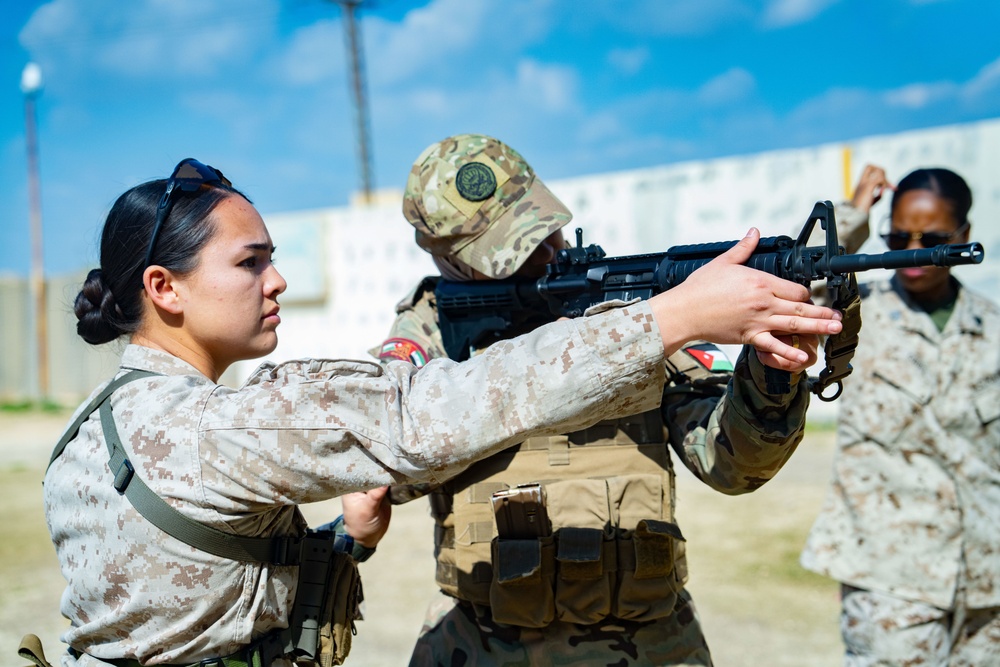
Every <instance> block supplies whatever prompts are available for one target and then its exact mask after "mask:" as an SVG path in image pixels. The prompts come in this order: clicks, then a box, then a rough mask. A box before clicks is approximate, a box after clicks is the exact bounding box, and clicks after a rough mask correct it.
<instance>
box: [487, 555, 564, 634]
mask: <svg viewBox="0 0 1000 667" xmlns="http://www.w3.org/2000/svg"><path fill="white" fill-rule="evenodd" d="M492 551H493V581H492V582H491V584H490V609H491V611H492V612H493V620H495V621H497V622H498V623H505V624H507V625H518V626H521V627H524V628H543V627H545V626H546V625H548V624H549V623H551V622H552V620H553V619H554V618H555V602H554V596H553V587H552V578H553V574H554V570H555V555H554V552H555V546H554V544H553V538H552V536H551V535H548V536H546V537H539V538H535V539H529V540H511V539H501V538H499V537H498V538H495V539H494V540H493V543H492Z"/></svg>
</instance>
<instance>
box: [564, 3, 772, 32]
mask: <svg viewBox="0 0 1000 667" xmlns="http://www.w3.org/2000/svg"><path fill="white" fill-rule="evenodd" d="M587 4H588V6H587V10H588V13H589V14H590V15H591V18H592V19H593V20H594V21H595V22H609V23H612V24H614V25H616V26H618V27H620V28H622V29H623V30H625V31H627V32H629V33H632V34H637V35H703V34H706V33H710V32H712V31H713V30H715V29H717V28H719V27H721V26H725V25H731V24H734V23H737V22H739V21H745V20H747V19H749V18H751V17H752V16H753V13H754V12H753V10H752V9H751V7H750V5H749V4H748V3H747V2H746V1H745V0H667V1H664V0H638V1H636V2H630V3H617V2H597V3H587ZM579 5H580V3H579V2H574V3H573V6H574V7H579Z"/></svg>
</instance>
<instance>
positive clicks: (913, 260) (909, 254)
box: [829, 243, 984, 274]
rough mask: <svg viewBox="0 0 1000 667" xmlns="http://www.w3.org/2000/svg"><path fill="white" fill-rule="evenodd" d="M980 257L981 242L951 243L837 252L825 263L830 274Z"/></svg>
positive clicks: (963, 261) (967, 261)
mask: <svg viewBox="0 0 1000 667" xmlns="http://www.w3.org/2000/svg"><path fill="white" fill-rule="evenodd" d="M983 256H984V254H983V245H982V244H981V243H953V244H945V245H939V246H934V247H933V248H920V249H918V250H891V251H889V252H884V253H882V254H880V255H839V256H837V257H831V258H830V260H829V266H830V270H831V271H833V272H834V273H838V274H844V273H857V272H860V271H867V270H870V269H906V268H910V267H915V266H958V265H960V264H979V263H981V262H982V261H983Z"/></svg>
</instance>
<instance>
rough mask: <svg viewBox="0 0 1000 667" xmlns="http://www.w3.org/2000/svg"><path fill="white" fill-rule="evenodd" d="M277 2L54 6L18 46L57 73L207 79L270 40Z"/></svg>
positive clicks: (56, 2) (72, 0)
mask: <svg viewBox="0 0 1000 667" xmlns="http://www.w3.org/2000/svg"><path fill="white" fill-rule="evenodd" d="M276 2H277V0H253V2H249V3H248V2H240V1H239V0H222V1H219V2H214V3H205V2H201V1H200V0H169V1H166V0H141V1H134V2H128V3H121V2H117V1H114V0H52V2H49V3H47V4H45V5H43V6H41V7H39V8H38V10H36V11H35V13H34V14H33V15H32V16H31V18H30V19H29V20H28V22H27V23H26V24H25V26H24V28H23V29H22V30H21V33H20V41H21V43H22V44H23V45H24V46H25V47H26V48H27V49H28V50H29V51H30V52H32V54H41V55H40V56H39V57H40V58H41V59H43V61H47V63H48V65H49V66H51V67H54V68H55V69H56V70H63V71H82V70H96V71H99V72H108V73H113V74H124V75H127V76H131V77H143V76H157V77H171V78H174V77H183V78H205V77H208V76H211V75H214V74H216V73H218V71H219V70H220V65H221V64H223V63H239V62H244V61H245V60H246V59H247V58H248V56H249V55H250V54H252V53H254V52H255V51H256V50H257V49H258V45H260V44H262V43H263V42H264V41H265V37H266V36H267V35H268V34H269V31H270V26H271V24H273V19H274V16H275V15H276V13H277V4H276Z"/></svg>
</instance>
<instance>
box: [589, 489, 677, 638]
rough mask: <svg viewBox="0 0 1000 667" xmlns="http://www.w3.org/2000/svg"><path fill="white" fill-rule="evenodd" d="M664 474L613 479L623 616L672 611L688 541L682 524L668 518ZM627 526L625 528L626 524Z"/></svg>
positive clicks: (618, 606)
mask: <svg viewBox="0 0 1000 667" xmlns="http://www.w3.org/2000/svg"><path fill="white" fill-rule="evenodd" d="M664 492H665V489H664V478H663V476H661V475H655V474H639V475H622V476H620V477H613V478H611V479H609V480H608V497H609V501H610V503H611V507H612V515H613V518H614V519H616V525H618V526H619V530H618V548H617V556H618V594H617V595H616V597H615V602H614V611H613V612H612V613H613V614H614V615H615V616H617V617H618V618H624V619H629V620H635V621H647V620H653V619H657V618H663V617H665V616H669V615H670V614H671V613H673V609H674V604H675V603H676V601H677V594H678V593H679V592H680V590H681V588H682V587H683V578H682V577H681V576H679V575H680V574H681V573H678V572H676V571H675V569H674V562H675V560H676V559H677V558H678V557H679V556H680V555H681V553H682V551H681V550H680V548H679V547H678V545H679V544H680V543H681V542H682V541H683V539H684V537H683V535H681V531H680V528H679V527H678V526H677V524H675V523H673V522H670V521H665V520H664V519H663V517H664V514H665V512H664V504H665V498H664ZM623 526H624V528H622V527H623Z"/></svg>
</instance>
